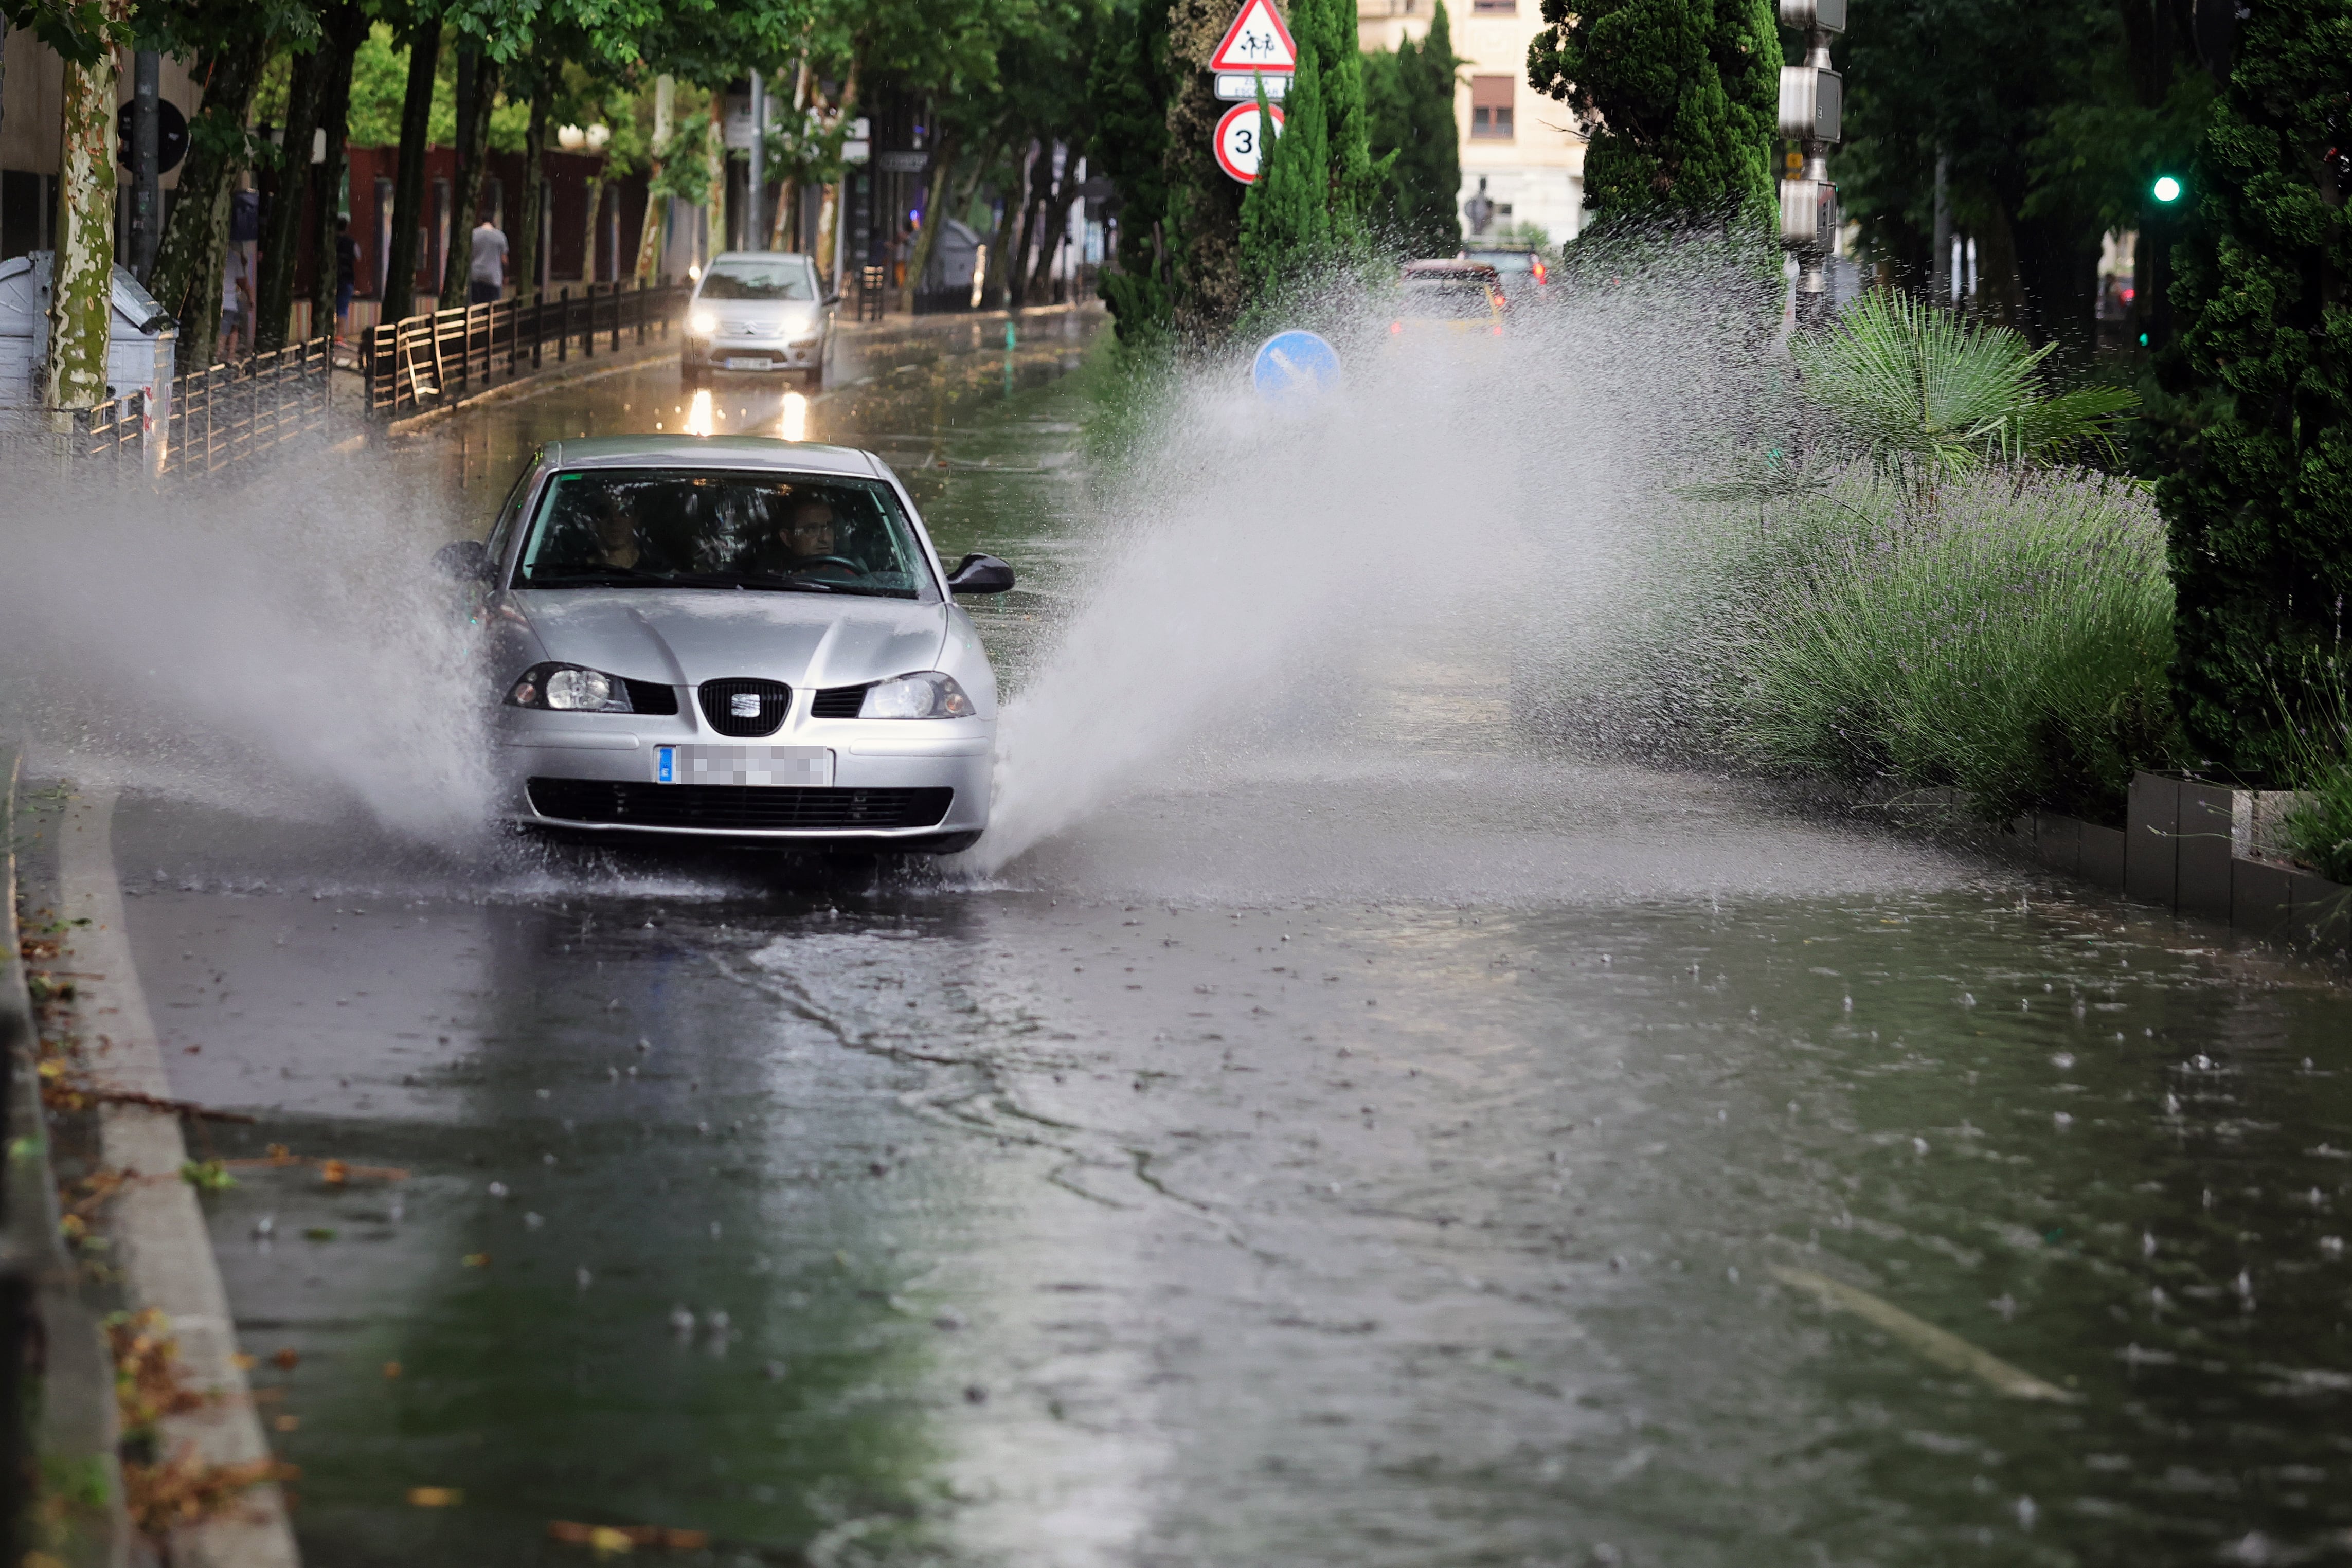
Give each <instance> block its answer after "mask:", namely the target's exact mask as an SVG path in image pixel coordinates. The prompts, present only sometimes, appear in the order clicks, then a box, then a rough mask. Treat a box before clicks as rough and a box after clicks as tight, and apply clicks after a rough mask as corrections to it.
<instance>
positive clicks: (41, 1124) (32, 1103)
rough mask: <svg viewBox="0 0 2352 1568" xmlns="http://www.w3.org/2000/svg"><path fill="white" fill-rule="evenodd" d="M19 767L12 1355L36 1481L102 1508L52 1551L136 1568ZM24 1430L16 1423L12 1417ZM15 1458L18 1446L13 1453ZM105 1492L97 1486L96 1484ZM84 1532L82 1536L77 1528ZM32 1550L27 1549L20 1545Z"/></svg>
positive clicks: (5, 1047)
mask: <svg viewBox="0 0 2352 1568" xmlns="http://www.w3.org/2000/svg"><path fill="white" fill-rule="evenodd" d="M17 764H18V758H17V755H16V751H15V749H14V748H13V747H5V746H0V939H5V943H6V946H5V951H0V1053H5V1055H0V1060H5V1071H6V1072H7V1074H8V1077H7V1095H8V1103H7V1139H8V1158H7V1166H6V1171H5V1187H4V1188H0V1190H5V1194H6V1198H7V1201H6V1204H5V1215H0V1268H5V1270H7V1271H8V1272H10V1273H13V1274H16V1275H17V1276H18V1277H20V1278H21V1279H22V1280H23V1281H24V1282H25V1285H26V1298H27V1299H26V1301H25V1302H24V1306H25V1309H26V1312H28V1315H29V1318H30V1322H26V1324H25V1325H24V1326H25V1329H26V1333H27V1334H28V1335H33V1334H37V1337H38V1341H39V1343H38V1346H37V1350H34V1349H32V1348H31V1347H19V1346H16V1345H10V1346H8V1347H7V1348H8V1351H9V1354H18V1353H19V1351H20V1349H23V1350H25V1351H26V1354H25V1375H26V1378H27V1379H28V1380H29V1381H30V1382H31V1383H32V1385H33V1386H32V1387H29V1388H26V1389H23V1390H21V1391H20V1392H21V1394H22V1396H23V1399H24V1408H25V1411H26V1429H25V1430H24V1439H25V1440H26V1441H28V1443H29V1447H30V1450H31V1455H30V1457H31V1458H33V1459H34V1461H35V1468H34V1469H33V1470H32V1474H34V1475H38V1476H40V1477H41V1478H43V1480H44V1481H45V1482H48V1483H51V1484H54V1483H55V1482H56V1480H57V1479H59V1478H67V1479H68V1485H70V1484H72V1483H73V1481H74V1480H79V1481H80V1482H81V1483H82V1486H83V1488H84V1489H86V1495H87V1494H88V1493H95V1494H96V1495H98V1496H100V1497H102V1498H103V1499H104V1501H103V1503H102V1504H101V1505H100V1510H99V1511H98V1513H97V1517H96V1519H95V1520H94V1521H92V1520H90V1519H89V1518H88V1517H87V1516H84V1517H83V1518H82V1519H80V1520H78V1521H73V1523H71V1524H68V1525H66V1527H65V1539H62V1540H58V1541H56V1542H51V1544H52V1546H53V1547H54V1548H55V1549H56V1550H58V1552H62V1553H63V1554H64V1558H65V1560H66V1561H67V1562H68V1563H72V1564H74V1565H75V1568H121V1565H122V1564H123V1563H127V1562H128V1561H129V1557H130V1551H131V1520H130V1516H129V1514H128V1513H127V1512H126V1511H124V1508H123V1495H122V1464H121V1457H120V1455H119V1454H118V1452H117V1449H118V1447H119V1445H120V1443H121V1421H120V1416H119V1415H118V1413H117V1411H116V1408H115V1403H114V1364H113V1360H112V1357H111V1356H110V1354H109V1353H108V1351H107V1346H106V1335H105V1333H104V1331H103V1330H101V1329H100V1327H99V1323H98V1318H97V1315H96V1314H95V1313H93V1312H91V1311H90V1309H89V1305H88V1304H87V1303H86V1302H85V1301H83V1300H82V1299H81V1291H80V1288H79V1287H80V1281H79V1271H78V1270H76V1268H75V1266H74V1262H73V1260H72V1259H70V1258H68V1256H67V1255H66V1250H65V1247H64V1245H63V1243H62V1242H60V1241H59V1240H58V1178H57V1172H56V1171H55V1169H53V1168H52V1166H50V1163H49V1140H48V1127H47V1122H46V1121H45V1119H44V1118H43V1116H42V1113H41V1089H40V1073H39V1070H38V1067H39V1060H40V1040H39V1037H38V1034H37V1030H36V1029H35V1027H34V1022H33V1009H32V997H31V993H30V991H29V990H28V988H27V987H26V974H25V967H24V964H23V963H22V961H21V958H20V953H21V949H20V947H19V946H18V943H19V940H20V934H19V932H18V930H17V927H16V779H17ZM12 1418H15V1417H12ZM12 1446H13V1445H12ZM93 1482H94V1483H95V1484H94V1485H92V1484H90V1483H93ZM74 1524H79V1525H80V1526H81V1528H79V1529H77V1528H74ZM11 1544H12V1545H13V1546H24V1545H26V1544H28V1542H23V1541H19V1542H12V1543H11Z"/></svg>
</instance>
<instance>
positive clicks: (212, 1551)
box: [58, 789, 300, 1568]
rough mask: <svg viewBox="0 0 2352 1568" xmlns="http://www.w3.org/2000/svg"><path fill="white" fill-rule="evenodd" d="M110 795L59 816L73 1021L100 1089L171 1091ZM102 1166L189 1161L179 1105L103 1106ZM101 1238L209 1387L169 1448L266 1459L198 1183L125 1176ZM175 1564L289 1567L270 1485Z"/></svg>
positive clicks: (288, 1548) (211, 1526) (137, 1302)
mask: <svg viewBox="0 0 2352 1568" xmlns="http://www.w3.org/2000/svg"><path fill="white" fill-rule="evenodd" d="M114 800H115V795H114V791H113V790H112V789H90V790H89V791H87V792H85V793H84V794H82V795H81V796H79V798H77V799H76V800H74V801H73V802H72V803H71V804H70V805H68V807H67V809H66V811H65V814H64V816H63V818H62V819H61V820H60V821H59V823H58V890H59V894H60V897H59V904H60V905H61V907H60V911H59V913H60V914H62V915H64V916H65V917H66V918H68V919H75V918H79V919H86V920H88V921H89V925H87V926H83V927H81V928H79V930H78V931H77V932H76V934H75V935H74V936H73V938H72V944H73V950H74V956H75V961H76V964H75V967H77V969H79V971H81V972H82V973H84V974H88V975H90V976H93V977H98V978H97V981H96V983H95V984H93V983H92V982H91V981H88V980H85V981H83V982H82V983H81V984H80V985H79V987H78V988H77V989H76V1003H75V1018H76V1022H77V1026H78V1028H79V1033H80V1036H81V1040H82V1049H83V1051H84V1052H85V1054H86V1056H87V1058H88V1060H89V1066H90V1075H91V1077H92V1079H93V1080H94V1081H96V1082H98V1083H99V1084H100V1086H102V1087H105V1088H110V1089H121V1090H127V1091H130V1092H134V1093H139V1094H149V1095H154V1096H156V1097H158V1098H163V1099H169V1098H170V1097H171V1094H172V1085H171V1081H170V1079H169V1077H168V1076H167V1075H166V1074H165V1072H164V1069H163V1049H162V1047H161V1046H160V1045H159V1044H158V1042H157V1040H156V1038H155V1026H154V1023H153V1021H152V1019H150V1018H149V1017H148V1012H147V1000H146V997H145V995H144V993H143V992H142V990H141V988H140V985H139V973H138V968H137V966H136V965H135V964H134V963H133V962H132V960H131V937H130V933H129V931H128V930H127V929H126V928H125V925H124V923H123V913H122V891H121V885H120V883H117V881H116V880H115V874H114V845H113V821H114ZM99 1125H100V1146H101V1148H102V1150H103V1155H104V1159H105V1163H106V1164H107V1165H108V1166H110V1167H112V1168H114V1169H117V1170H121V1171H124V1172H131V1171H136V1172H139V1173H141V1174H142V1175H147V1176H170V1177H174V1178H176V1177H177V1176H178V1174H179V1171H180V1167H181V1166H182V1165H184V1163H185V1162H186V1160H187V1157H188V1151H187V1145H186V1144H185V1143H184V1141H183V1140H182V1138H181V1136H180V1119H179V1115H178V1113H175V1112H171V1111H158V1110H153V1109H151V1108H149V1107H146V1106H142V1105H119V1104H109V1105H105V1106H103V1107H102V1108H101V1109H100V1113H99ZM107 1235H108V1238H109V1239H110V1241H111V1242H112V1244H113V1247H114V1251H115V1256H116V1259H117V1260H118V1262H119V1263H120V1265H121V1270H122V1282H123V1291H124V1293H125V1294H126V1295H127V1296H128V1297H129V1300H130V1304H131V1307H132V1309H133V1310H143V1309H145V1308H149V1307H152V1308H154V1309H155V1310H156V1311H158V1312H162V1313H163V1314H164V1316H166V1317H168V1318H169V1319H170V1320H171V1322H172V1332H173V1335H174V1336H175V1337H176V1338H177V1339H178V1341H179V1346H180V1362H181V1365H182V1367H183V1368H184V1370H185V1372H186V1374H187V1376H188V1379H189V1381H190V1382H191V1383H193V1384H194V1385H195V1386H197V1387H198V1388H202V1389H205V1390H206V1391H208V1392H210V1393H211V1394H213V1395H214V1396H215V1397H214V1398H213V1399H212V1400H211V1401H210V1402H209V1403H207V1404H206V1405H205V1406H204V1407H203V1408H202V1409H199V1410H195V1411H192V1412H190V1413H188V1414H186V1415H183V1416H167V1417H165V1418H164V1419H163V1422H162V1423H161V1448H162V1457H165V1458H168V1457H169V1456H170V1455H172V1454H173V1453H175V1452H177V1451H178V1450H179V1449H180V1448H182V1447H183V1446H193V1447H194V1449H195V1450H196V1452H197V1454H198V1455H199V1456H200V1457H201V1458H203V1459H204V1460H205V1462H206V1463H208V1464H220V1465H232V1464H242V1463H247V1462H249V1461H252V1460H255V1459H262V1458H268V1456H269V1445H268V1441H267V1440H266V1439H265V1438H264V1437H262V1435H261V1423H260V1421H259V1420H258V1419H257V1418H256V1416H255V1414H254V1408H253V1396H252V1390H251V1389H250V1388H248V1387H247V1384H246V1381H245V1374H244V1373H243V1372H241V1371H239V1370H238V1368H237V1365H236V1361H235V1360H234V1359H233V1358H234V1357H235V1355H236V1324H235V1322H234V1320H232V1319H231V1317H230V1316H229V1310H228V1293H227V1291H226V1290H225V1289H224V1288H223V1286H222V1284H221V1276H220V1266H219V1265H218V1263H216V1262H215V1260H214V1259H213V1249H212V1237H211V1234H210V1233H209V1231H207V1230H206V1228H205V1217H204V1211H203V1209H202V1208H201V1207H199V1206H198V1205H197V1202H196V1195H195V1190H194V1188H193V1187H191V1186H189V1185H188V1184H187V1183H186V1182H184V1181H180V1180H177V1179H172V1180H164V1181H144V1182H133V1183H130V1184H128V1185H126V1186H124V1188H123V1189H122V1192H121V1196H120V1197H117V1198H116V1199H115V1201H114V1205H113V1207H112V1209H111V1210H110V1215H109V1220H108V1226H107ZM167 1555H168V1559H169V1561H170V1562H171V1563H172V1564H173V1568H294V1565H295V1564H296V1563H299V1561H300V1559H299V1555H298V1554H297V1553H296V1552H295V1548H294V1533H293V1531H292V1530H291V1529H290V1528H289V1525H288V1524H287V1521H286V1502H285V1499H284V1497H283V1496H281V1495H280V1493H279V1491H278V1488H277V1486H276V1485H275V1484H274V1483H264V1484H263V1485H260V1486H257V1487H255V1488H253V1489H252V1490H250V1491H248V1492H247V1493H246V1494H244V1497H243V1499H242V1500H241V1501H240V1502H239V1504H238V1505H237V1506H236V1507H235V1508H233V1509H231V1510H230V1511H227V1512H226V1513H224V1514H222V1515H220V1516H219V1517H217V1518H215V1519H211V1520H207V1521H205V1522H203V1523H201V1524H197V1525H193V1526H190V1527H188V1528H185V1529H182V1530H175V1531H173V1532H172V1540H171V1542H170V1544H169V1548H168V1553H167Z"/></svg>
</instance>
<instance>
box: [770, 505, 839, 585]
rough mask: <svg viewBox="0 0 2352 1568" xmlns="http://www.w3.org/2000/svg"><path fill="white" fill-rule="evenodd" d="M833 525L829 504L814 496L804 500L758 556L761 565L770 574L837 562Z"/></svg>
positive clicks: (796, 506) (832, 514) (794, 508)
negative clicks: (823, 561)
mask: <svg viewBox="0 0 2352 1568" xmlns="http://www.w3.org/2000/svg"><path fill="white" fill-rule="evenodd" d="M834 532H835V517H834V511H833V504H832V503H831V502H829V501H826V500H824V499H823V498H822V497H815V496H809V497H803V498H802V499H801V500H799V501H796V502H794V503H793V509H792V511H791V513H790V514H789V515H787V516H786V517H785V518H784V524H783V526H782V528H778V529H777V530H776V532H775V537H774V538H773V540H772V543H771V544H770V546H769V548H768V549H764V550H762V551H761V557H762V559H761V565H763V566H765V567H766V568H767V569H768V570H771V571H782V572H790V571H797V570H801V569H802V568H803V567H807V566H813V565H814V564H816V563H817V562H818V561H820V560H825V559H838V557H837V556H836V554H835V543H834Z"/></svg>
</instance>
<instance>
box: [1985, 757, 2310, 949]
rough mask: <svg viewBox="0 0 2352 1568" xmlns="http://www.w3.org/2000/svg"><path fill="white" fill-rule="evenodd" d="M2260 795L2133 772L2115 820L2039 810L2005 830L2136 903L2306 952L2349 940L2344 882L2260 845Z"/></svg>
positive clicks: (2055, 866) (2038, 856)
mask: <svg viewBox="0 0 2352 1568" xmlns="http://www.w3.org/2000/svg"><path fill="white" fill-rule="evenodd" d="M2262 799H2263V796H2262V795H2261V794H2258V793H2257V792H2256V791H2253V790H2248V789H2231V788H2229V787H2227V786H2225V785H2220V784H2212V783H2208V782H2206V781H2204V780H2202V779H2183V778H2179V777H2176V776H2174V775H2170V774H2162V773H2137V774H2134V775H2133V777H2132V783H2131V795H2130V800H2129V804H2128V807H2127V810H2126V821H2125V825H2124V826H2123V827H2121V828H2103V827H2100V826H2098V825H2097V824H2096V823H2094V822H2084V821H2077V820H2076V819H2074V818H2073V817H2065V816H2060V815H2058V814H2057V813H2055V812H2049V811H2042V812H2035V813H2032V814H2030V815H2028V816H2023V817H2020V818H2019V819H2018V820H2017V821H2014V822H2012V823H2011V824H2010V828H2009V831H2010V833H2011V836H2012V837H2013V838H2014V840H2015V841H2016V842H2017V844H2018V846H2019V848H2020V849H2021V851H2022V852H2024V853H2025V855H2026V856H2028V857H2029V858H2031V859H2032V860H2035V861H2038V862H2041V863H2042V865H2045V866H2048V867H2050V868H2051V869H2052V870H2053V871H2062V872H2064V873H2068V874H2069V875H2073V876H2077V877H2080V878H2082V879H2083V880H2084V881H2085V882H2089V883H2094V884H2095V885H2097V886H2099V887H2104V888H2106V889H2108V890H2110V891H2112V892H2116V893H2120V894H2123V895H2124V896H2125V897H2126V898H2129V899H2131V900H2133V901H2134V902H2136V903H2139V904H2158V905H2161V906H2163V907H2165V908H2168V909H2170V910H2172V911H2173V912H2174V913H2175V914H2178V915H2197V916H2200V917H2201V918H2204V919H2207V920H2218V921H2221V922H2222V923H2223V924H2225V925H2230V926H2232V927H2234V928H2236V929H2237V930H2240V931H2243V932H2245V933H2247V934H2248V935H2250V936H2260V937H2267V938H2271V939H2273V940H2279V941H2284V942H2288V943H2290V944H2292V945H2294V946H2298V947H2304V948H2307V949H2309V950H2312V951H2315V952H2322V953H2333V952H2342V951H2344V950H2345V948H2346V947H2347V944H2352V888H2347V887H2343V886H2340V885H2338V884H2337V883H2332V882H2329V881H2328V880H2326V878H2325V877H2322V876H2319V875H2317V874H2316V873H2312V872H2308V871H2305V870H2304V869H2303V868H2301V867H2300V866H2296V865H2293V864H2290V863H2288V862H2284V861H2278V860H2273V859H2270V858H2268V857H2267V856H2265V855H2263V853H2261V852H2260V851H2261V846H2260V844H2259V842H2258V841H2257V835H2256V833H2255V832H2254V831H2253V818H2254V815H2255V811H2256V810H2257V808H2258V803H2259V802H2260V801H2261V800H2262ZM2273 799H2275V797H2273Z"/></svg>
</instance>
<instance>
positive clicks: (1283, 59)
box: [1209, 0, 1298, 76]
mask: <svg viewBox="0 0 2352 1568" xmlns="http://www.w3.org/2000/svg"><path fill="white" fill-rule="evenodd" d="M1209 68H1210V69H1211V70H1213V71H1263V72H1265V74H1266V75H1268V76H1288V75H1291V74H1292V73H1294V72H1295V71H1297V69H1298V46H1297V45H1296V44H1294V43H1292V42H1291V41H1290V29H1289V28H1287V27H1286V26H1283V25H1282V18H1281V17H1280V16H1277V15H1276V13H1275V9H1274V6H1273V5H1270V4H1269V3H1268V0H1243V4H1242V9H1241V14H1240V15H1239V16H1235V17H1234V25H1233V26H1230V27H1228V28H1226V29H1225V36H1224V39H1223V42H1221V43H1219V44H1218V45H1217V52H1216V53H1215V54H1214V55H1213V56H1211V57H1210V58H1209Z"/></svg>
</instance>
